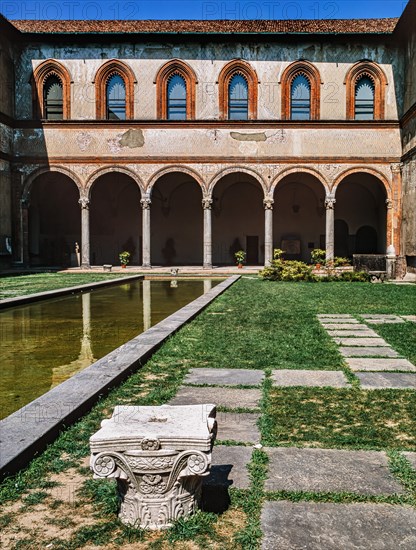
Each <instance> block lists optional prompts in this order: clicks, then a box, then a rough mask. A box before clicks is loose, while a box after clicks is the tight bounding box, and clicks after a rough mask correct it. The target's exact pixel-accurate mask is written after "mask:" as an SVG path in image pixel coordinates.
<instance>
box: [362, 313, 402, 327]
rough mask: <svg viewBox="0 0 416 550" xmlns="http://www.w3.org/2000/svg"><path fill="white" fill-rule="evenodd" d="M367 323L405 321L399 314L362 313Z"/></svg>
mask: <svg viewBox="0 0 416 550" xmlns="http://www.w3.org/2000/svg"><path fill="white" fill-rule="evenodd" d="M360 317H362V318H363V319H364V320H365V322H366V323H369V324H374V325H377V324H378V325H379V324H385V323H392V324H394V323H404V320H403V319H402V318H401V317H398V316H397V315H383V314H380V315H375V314H374V315H360Z"/></svg>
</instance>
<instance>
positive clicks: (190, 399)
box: [169, 386, 261, 409]
mask: <svg viewBox="0 0 416 550" xmlns="http://www.w3.org/2000/svg"><path fill="white" fill-rule="evenodd" d="M260 399H261V391H260V390H257V389H251V390H250V389H244V390H241V389H236V388H222V389H221V391H218V388H216V387H204V388H198V387H194V386H182V387H181V388H179V391H178V393H177V394H176V396H175V397H174V398H173V399H171V401H170V402H169V405H194V404H195V405H196V404H198V403H215V404H216V405H217V407H227V408H229V409H238V408H244V409H255V408H258V407H259V402H260Z"/></svg>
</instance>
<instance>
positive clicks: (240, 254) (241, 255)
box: [234, 250, 246, 269]
mask: <svg viewBox="0 0 416 550" xmlns="http://www.w3.org/2000/svg"><path fill="white" fill-rule="evenodd" d="M234 258H235V261H236V262H237V266H238V267H239V269H241V268H242V267H243V263H244V262H245V261H246V253H245V252H244V250H237V252H235V254H234Z"/></svg>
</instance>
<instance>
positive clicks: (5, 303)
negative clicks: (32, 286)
mask: <svg viewBox="0 0 416 550" xmlns="http://www.w3.org/2000/svg"><path fill="white" fill-rule="evenodd" d="M139 279H144V275H131V276H129V277H117V279H108V280H107V281H97V282H95V283H87V284H85V285H77V286H71V287H66V288H58V289H56V290H47V291H46V292H36V293H35V294H27V295H26V296H17V297H16V298H5V299H4V300H0V309H5V308H8V307H15V306H23V305H25V304H30V303H32V302H38V301H40V300H49V299H51V298H58V297H59V296H66V295H68V294H75V293H76V292H87V291H89V290H95V289H96V288H101V287H105V286H110V285H119V284H121V283H127V282H130V281H137V280H139Z"/></svg>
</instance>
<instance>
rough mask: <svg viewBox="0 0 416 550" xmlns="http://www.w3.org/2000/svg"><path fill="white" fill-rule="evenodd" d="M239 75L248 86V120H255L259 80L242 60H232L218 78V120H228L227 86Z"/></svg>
mask: <svg viewBox="0 0 416 550" xmlns="http://www.w3.org/2000/svg"><path fill="white" fill-rule="evenodd" d="M235 74H240V75H241V76H242V77H243V78H244V79H245V80H246V82H247V86H248V118H249V120H255V119H256V118H257V98H258V84H259V79H258V76H257V73H256V71H255V69H254V68H253V67H252V66H251V65H250V63H247V61H244V60H243V59H234V60H232V61H230V62H229V63H227V64H226V65H225V67H223V68H222V70H221V72H220V74H219V77H218V88H219V107H220V119H221V120H226V119H227V118H228V86H229V84H230V81H231V79H232V77H233V76H234V75H235Z"/></svg>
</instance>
